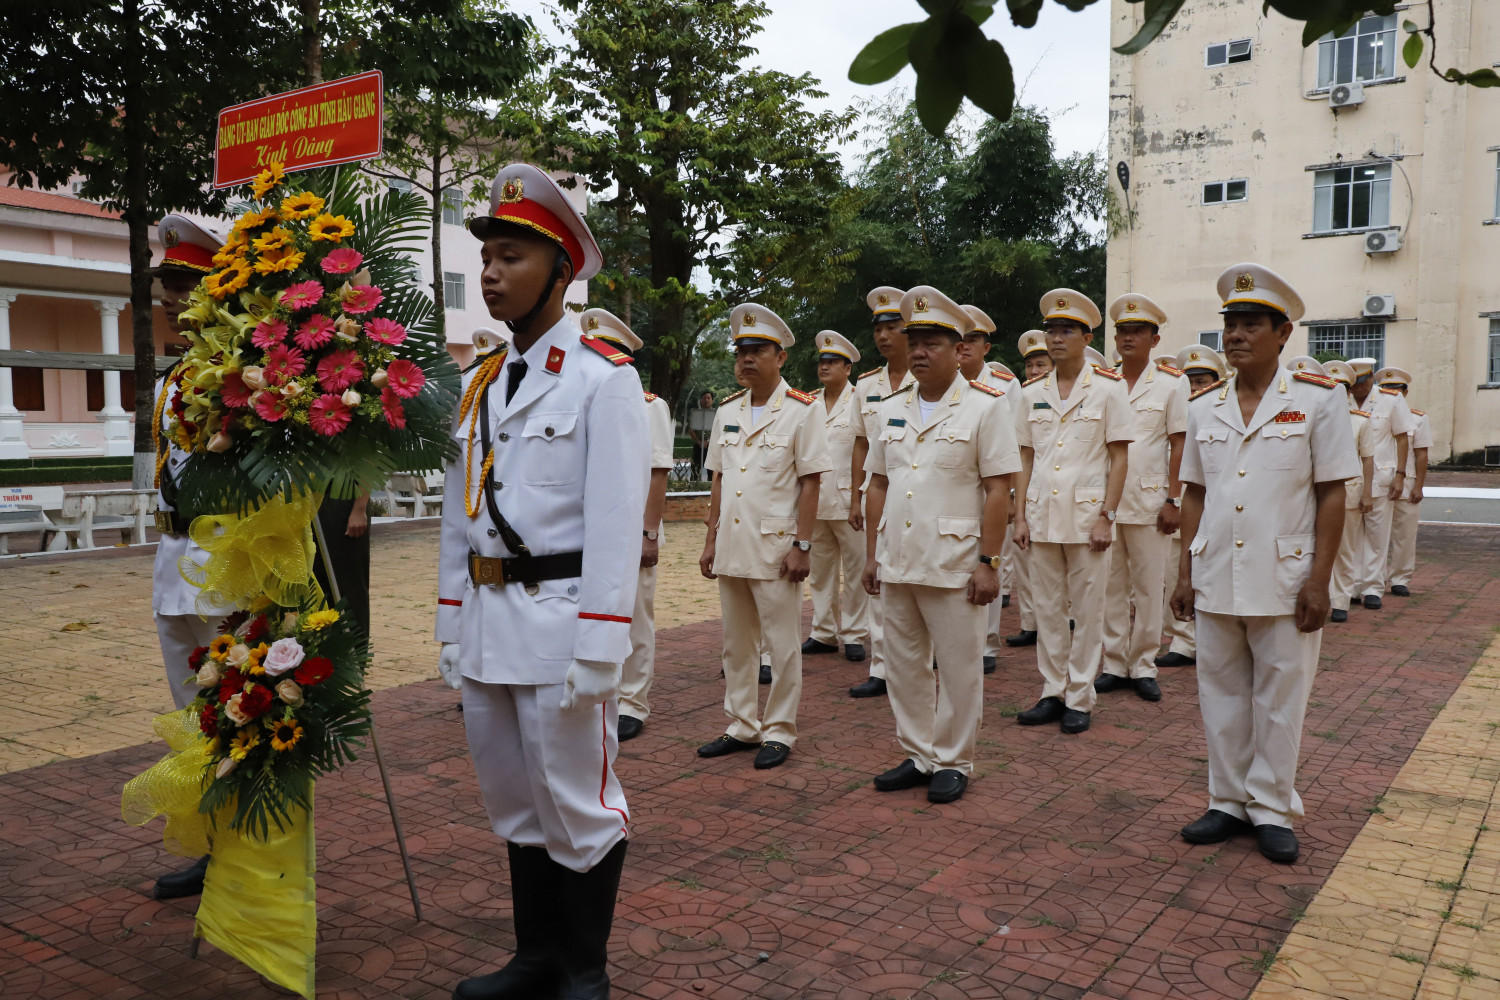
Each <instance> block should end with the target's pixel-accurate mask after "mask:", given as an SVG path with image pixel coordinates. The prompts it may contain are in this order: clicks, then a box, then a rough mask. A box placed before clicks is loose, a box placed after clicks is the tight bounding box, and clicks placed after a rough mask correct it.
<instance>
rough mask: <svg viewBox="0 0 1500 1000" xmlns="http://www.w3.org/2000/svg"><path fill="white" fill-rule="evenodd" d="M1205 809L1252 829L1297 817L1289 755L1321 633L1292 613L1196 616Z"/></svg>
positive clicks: (1297, 742)
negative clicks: (1305, 627) (1301, 627)
mask: <svg viewBox="0 0 1500 1000" xmlns="http://www.w3.org/2000/svg"><path fill="white" fill-rule="evenodd" d="M1197 622H1198V647H1199V649H1200V650H1201V651H1202V654H1203V655H1202V656H1200V657H1199V658H1198V702H1199V706H1200V707H1201V708H1202V710H1203V728H1204V730H1205V731H1206V734H1207V736H1208V807H1209V808H1210V809H1217V810H1219V811H1220V812H1226V813H1229V815H1231V816H1237V817H1239V818H1240V819H1248V820H1249V821H1250V822H1251V823H1253V824H1255V825H1256V826H1262V825H1271V826H1287V827H1289V826H1291V825H1292V821H1293V820H1297V819H1301V818H1302V799H1301V798H1300V797H1299V796H1298V795H1297V789H1296V787H1295V782H1296V778H1297V755H1298V753H1299V751H1300V750H1301V746H1302V720H1303V716H1305V715H1306V714H1307V698H1308V695H1309V694H1310V693H1311V692H1312V682H1313V675H1314V673H1316V671H1317V667H1318V651H1319V649H1320V648H1321V647H1322V643H1323V633H1322V631H1321V630H1320V631H1317V632H1299V631H1297V619H1296V618H1295V617H1294V616H1292V615H1258V616H1253V617H1252V616H1246V617H1241V616H1238V615H1216V614H1210V613H1209V612H1206V611H1199V612H1197Z"/></svg>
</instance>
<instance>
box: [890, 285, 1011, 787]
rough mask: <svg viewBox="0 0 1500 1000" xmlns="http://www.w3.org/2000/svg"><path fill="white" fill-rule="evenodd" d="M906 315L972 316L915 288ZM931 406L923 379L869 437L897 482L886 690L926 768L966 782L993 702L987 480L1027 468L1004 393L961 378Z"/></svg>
mask: <svg viewBox="0 0 1500 1000" xmlns="http://www.w3.org/2000/svg"><path fill="white" fill-rule="evenodd" d="M902 310H903V312H904V313H906V318H907V323H908V326H907V329H908V330H912V329H914V328H919V327H920V326H921V324H922V323H923V321H924V320H927V321H929V322H939V321H941V322H942V323H943V325H945V326H953V325H954V324H955V323H956V322H958V321H959V320H958V317H962V316H963V315H964V314H963V313H962V312H961V311H959V309H958V307H957V306H956V305H955V304H954V303H952V302H951V300H948V299H947V298H946V297H945V296H942V295H941V293H939V292H937V290H936V289H933V288H929V287H926V286H918V287H916V288H913V289H911V290H910V291H908V292H907V293H906V296H905V297H904V298H903V299H902ZM962 332H963V331H962V330H960V333H962ZM927 405H928V404H926V403H924V402H923V401H922V400H921V399H920V387H919V386H917V385H916V384H915V383H913V384H912V385H911V386H910V387H908V388H907V389H904V390H902V391H901V392H899V393H897V394H896V395H895V396H893V397H891V398H890V399H887V400H885V401H884V402H883V403H882V404H881V406H880V421H881V432H880V434H878V435H876V436H873V437H872V438H871V439H870V452H869V455H868V457H867V458H866V459H865V471H867V472H869V473H871V474H872V475H879V476H885V477H887V479H888V480H889V485H888V487H887V490H886V500H885V509H884V511H883V512H882V515H881V519H880V524H879V525H877V526H876V530H877V531H878V532H879V537H878V539H877V541H876V563H877V566H878V574H879V577H878V578H879V580H880V589H881V591H882V593H884V595H885V615H886V626H887V628H886V639H885V641H886V650H887V659H886V684H887V685H888V687H889V689H890V699H891V711H892V712H893V713H894V714H895V716H896V735H897V737H898V738H899V739H900V741H901V746H902V748H903V749H904V750H905V751H906V753H907V755H908V756H909V757H910V758H911V760H912V761H913V762H915V764H916V765H917V769H918V770H919V771H920V772H921V773H923V774H932V773H934V772H935V771H939V770H956V771H958V772H960V773H961V774H963V775H965V776H967V775H969V774H971V773H973V770H974V763H973V758H974V743H975V740H976V739H977V738H978V736H979V723H980V715H981V709H982V707H983V703H984V674H983V666H982V655H983V648H984V631H985V622H986V619H987V615H986V611H985V608H984V607H982V606H980V605H976V604H971V603H969V600H968V583H969V580H970V578H971V576H972V575H973V573H974V569H975V567H976V566H978V564H979V557H980V556H981V555H985V554H986V553H982V552H981V551H980V533H981V529H982V527H983V519H984V504H985V494H984V489H983V485H982V483H981V479H982V478H985V477H989V476H1006V475H1011V474H1013V473H1015V472H1019V471H1020V468H1021V460H1020V456H1019V453H1018V452H1017V450H1016V444H1015V433H1014V429H1013V423H1014V417H1013V415H1012V411H1011V407H1010V404H1009V403H1007V402H1004V401H1003V400H1002V399H1001V397H1000V393H999V392H998V391H997V390H994V389H991V388H989V387H988V386H986V385H985V384H984V383H982V382H979V381H974V382H968V381H965V380H964V378H963V376H962V374H960V373H955V377H954V379H953V382H952V383H951V384H950V385H949V386H948V387H947V388H946V389H945V390H944V393H943V398H942V399H941V400H939V401H938V402H936V403H934V404H932V405H931V407H930V412H929V415H928V416H926V417H925V418H924V417H923V414H922V410H923V408H924V407H927ZM996 603H999V602H998V600H997V601H996ZM934 653H935V654H936V656H937V661H938V664H939V666H940V669H941V671H942V674H941V683H939V678H938V676H937V675H935V674H934V673H933V670H932V657H933V654H934Z"/></svg>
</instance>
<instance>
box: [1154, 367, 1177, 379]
mask: <svg viewBox="0 0 1500 1000" xmlns="http://www.w3.org/2000/svg"><path fill="white" fill-rule="evenodd" d="M1156 370H1157V371H1159V372H1166V373H1167V374H1168V375H1176V376H1179V377H1181V375H1182V369H1181V368H1173V367H1172V366H1171V365H1157V366H1156Z"/></svg>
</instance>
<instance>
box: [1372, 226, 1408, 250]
mask: <svg viewBox="0 0 1500 1000" xmlns="http://www.w3.org/2000/svg"><path fill="white" fill-rule="evenodd" d="M1400 249H1401V230H1399V229H1372V230H1370V231H1369V232H1368V233H1365V253H1395V252H1396V251H1397V250H1400Z"/></svg>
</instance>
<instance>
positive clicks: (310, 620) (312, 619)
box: [302, 608, 339, 632]
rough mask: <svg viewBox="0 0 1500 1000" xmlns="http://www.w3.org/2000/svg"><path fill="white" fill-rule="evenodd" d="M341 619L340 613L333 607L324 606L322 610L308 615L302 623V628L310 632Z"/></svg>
mask: <svg viewBox="0 0 1500 1000" xmlns="http://www.w3.org/2000/svg"><path fill="white" fill-rule="evenodd" d="M338 620H339V613H338V612H337V611H334V610H333V609H332V608H324V609H323V610H322V611H314V612H313V613H312V614H310V615H308V616H307V620H306V621H304V622H303V623H302V628H303V629H304V630H305V631H308V632H316V631H318V629H321V628H326V627H327V626H329V625H332V624H333V623H334V622H336V621H338Z"/></svg>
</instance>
